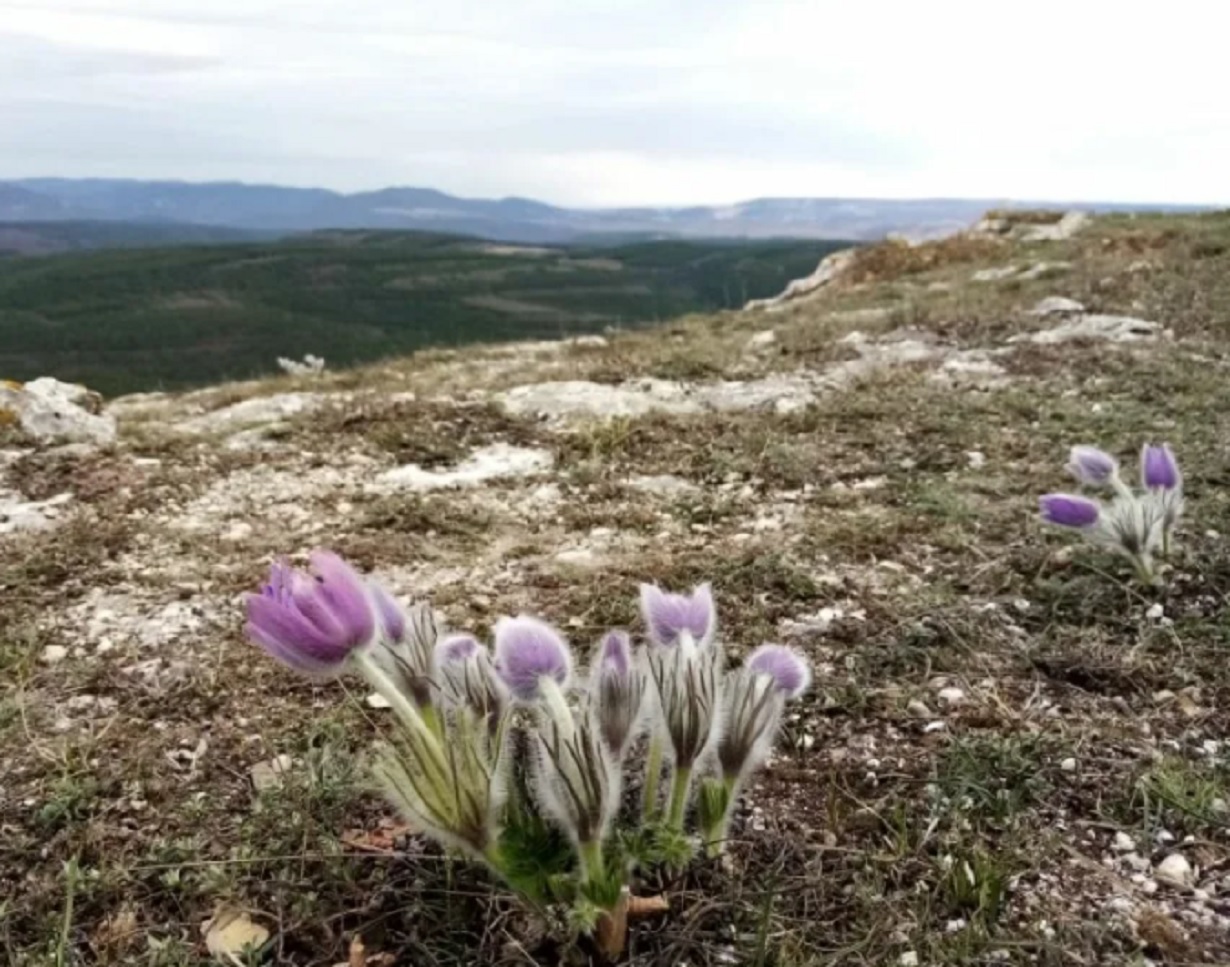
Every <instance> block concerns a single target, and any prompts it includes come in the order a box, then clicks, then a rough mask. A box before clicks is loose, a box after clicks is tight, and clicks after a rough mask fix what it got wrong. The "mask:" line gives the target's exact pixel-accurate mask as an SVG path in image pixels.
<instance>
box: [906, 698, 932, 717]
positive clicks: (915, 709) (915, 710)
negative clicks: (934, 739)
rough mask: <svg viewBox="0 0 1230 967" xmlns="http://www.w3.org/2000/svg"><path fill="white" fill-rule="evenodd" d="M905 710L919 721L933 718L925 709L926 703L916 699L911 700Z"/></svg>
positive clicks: (927, 709)
mask: <svg viewBox="0 0 1230 967" xmlns="http://www.w3.org/2000/svg"><path fill="white" fill-rule="evenodd" d="M905 710H906V711H907V712H909V713H910V714H911V715H913V716H914V717H915V718H919V719H929V718H933V717H934V716H935V713H934V712H932V711H931V709H929V708H927V703H926V702H923V701H920V700H919V699H917V698H914V699H911V700H910V703H909V704H908V705H906V707H905Z"/></svg>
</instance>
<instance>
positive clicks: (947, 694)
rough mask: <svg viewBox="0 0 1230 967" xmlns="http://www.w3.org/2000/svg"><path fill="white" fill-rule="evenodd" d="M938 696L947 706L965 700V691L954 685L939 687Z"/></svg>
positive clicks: (958, 703)
mask: <svg viewBox="0 0 1230 967" xmlns="http://www.w3.org/2000/svg"><path fill="white" fill-rule="evenodd" d="M938 696H939V700H940V701H941V702H943V703H944V704H945V705H949V706H953V705H960V704H961V703H962V702H964V701H965V692H963V691H962V690H961V689H959V688H956V687H955V686H950V687H948V688H941V689H940V690H939V693H938Z"/></svg>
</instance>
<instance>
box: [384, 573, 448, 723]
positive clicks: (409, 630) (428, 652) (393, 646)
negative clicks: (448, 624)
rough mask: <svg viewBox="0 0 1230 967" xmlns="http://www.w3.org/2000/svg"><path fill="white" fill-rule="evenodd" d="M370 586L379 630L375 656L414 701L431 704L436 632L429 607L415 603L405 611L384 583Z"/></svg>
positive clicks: (419, 705) (425, 704) (424, 705)
mask: <svg viewBox="0 0 1230 967" xmlns="http://www.w3.org/2000/svg"><path fill="white" fill-rule="evenodd" d="M370 587H371V594H372V601H373V602H374V603H375V606H376V613H377V615H378V616H379V618H380V628H381V632H382V634H381V636H380V638H379V640H378V647H377V649H376V651H375V658H376V660H377V661H379V662H380V664H381V665H382V666H383V667H384V668H385V670H386V671H387V672H388V673H389V675H390V677H391V678H392V679H393V681H394V682H396V683H397V684H398V686H399V687H400V688H402V689H403V690H404V691H405V693H406V694H407V695H409V696H410V699H411V700H412V701H413V702H414V704H415V705H417V706H418V707H419V708H427V707H429V706H430V705H431V704H432V697H433V695H432V692H433V689H434V684H435V659H434V649H435V644H436V638H437V637H438V635H439V629H438V628H437V627H436V620H435V616H434V615H433V614H432V611H431V607H430V606H429V605H427V604H418V605H415V606H414V607H413V608H411V609H410V611H409V612H407V611H406V610H405V609H404V608H403V607H402V606H401V605H400V604H399V603H398V602H397V600H396V599H394V597H393V596H392V595H391V594H389V592H388V591H387V590H385V588H384V587H382V586H381V585H379V584H377V583H376V582H374V581H372V582H370Z"/></svg>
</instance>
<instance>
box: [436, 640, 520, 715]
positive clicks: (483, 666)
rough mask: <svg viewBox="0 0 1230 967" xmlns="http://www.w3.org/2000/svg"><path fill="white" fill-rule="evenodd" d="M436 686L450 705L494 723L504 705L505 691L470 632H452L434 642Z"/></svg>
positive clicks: (506, 695)
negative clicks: (437, 678)
mask: <svg viewBox="0 0 1230 967" xmlns="http://www.w3.org/2000/svg"><path fill="white" fill-rule="evenodd" d="M436 667H437V669H438V670H439V673H440V688H441V690H442V692H443V693H444V697H445V699H446V701H447V702H448V703H449V704H451V705H453V706H466V707H468V708H470V709H471V710H473V711H474V712H475V713H477V714H478V715H479V717H480V718H484V719H487V720H488V722H489V723H490V724H491V725H492V726H494V725H495V724H496V723H497V722H498V721H499V719H500V716H501V715H502V714H503V712H504V709H505V707H506V706H507V705H508V690H507V689H506V688H505V686H504V683H503V681H502V680H501V679H500V677H499V675H497V674H496V671H495V668H494V667H493V666H492V664H491V657H490V656H489V655H488V654H487V649H486V648H485V647H483V645H482V643H481V642H480V641H479V640H478V639H477V638H475V637H473V636H472V635H465V634H454V635H449V636H447V637H445V638H441V639H440V641H439V642H438V643H437V644H436Z"/></svg>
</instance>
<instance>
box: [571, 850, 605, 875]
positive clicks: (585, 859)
mask: <svg viewBox="0 0 1230 967" xmlns="http://www.w3.org/2000/svg"><path fill="white" fill-rule="evenodd" d="M577 856H578V857H579V858H580V860H581V877H582V878H583V879H584V880H585V882H587V883H593V882H595V881H597V880H601V879H602V878H603V877H604V876H605V875H606V864H605V863H604V862H603V859H602V841H601V840H593V841H592V842H589V843H581V844H579V845H578V847H577Z"/></svg>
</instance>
